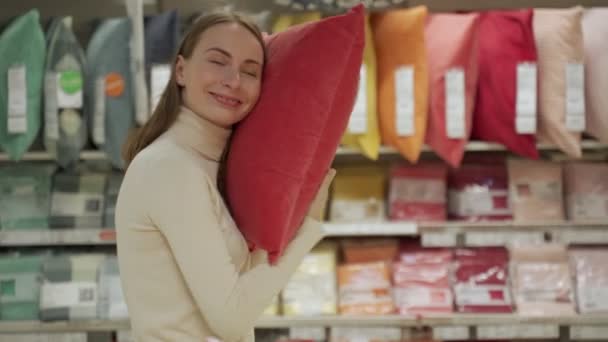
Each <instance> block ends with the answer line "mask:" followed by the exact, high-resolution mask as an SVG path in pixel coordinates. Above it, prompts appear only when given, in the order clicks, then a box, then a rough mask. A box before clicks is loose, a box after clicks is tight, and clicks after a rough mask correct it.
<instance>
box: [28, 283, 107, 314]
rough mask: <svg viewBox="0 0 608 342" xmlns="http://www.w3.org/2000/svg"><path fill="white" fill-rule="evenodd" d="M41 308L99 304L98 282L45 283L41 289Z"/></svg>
mask: <svg viewBox="0 0 608 342" xmlns="http://www.w3.org/2000/svg"><path fill="white" fill-rule="evenodd" d="M40 296H41V299H40V308H41V309H53V308H65V307H77V306H91V305H97V283H95V282H84V281H82V282H59V283H48V282H46V283H44V284H42V287H41V290H40Z"/></svg>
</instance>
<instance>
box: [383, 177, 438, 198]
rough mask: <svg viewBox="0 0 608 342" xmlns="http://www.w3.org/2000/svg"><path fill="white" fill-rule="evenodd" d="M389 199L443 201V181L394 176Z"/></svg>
mask: <svg viewBox="0 0 608 342" xmlns="http://www.w3.org/2000/svg"><path fill="white" fill-rule="evenodd" d="M389 196H390V201H391V203H393V202H396V201H398V202H413V203H430V204H443V203H445V183H443V181H442V180H437V179H416V178H394V179H393V180H392V181H391V186H390V194H389Z"/></svg>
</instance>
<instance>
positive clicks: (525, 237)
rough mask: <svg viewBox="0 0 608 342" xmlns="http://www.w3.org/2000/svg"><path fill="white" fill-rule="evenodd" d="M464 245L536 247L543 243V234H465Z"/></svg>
mask: <svg viewBox="0 0 608 342" xmlns="http://www.w3.org/2000/svg"><path fill="white" fill-rule="evenodd" d="M464 237H465V244H466V245H467V246H476V247H496V246H507V245H509V244H515V245H538V244H542V243H544V242H545V236H544V234H543V232H517V231H513V232H498V231H494V232H467V233H465V236H464Z"/></svg>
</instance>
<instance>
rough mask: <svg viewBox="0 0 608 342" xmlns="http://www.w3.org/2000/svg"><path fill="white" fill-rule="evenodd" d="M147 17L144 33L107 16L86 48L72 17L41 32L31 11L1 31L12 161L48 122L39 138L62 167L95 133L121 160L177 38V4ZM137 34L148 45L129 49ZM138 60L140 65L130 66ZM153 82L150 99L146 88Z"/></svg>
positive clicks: (2, 137)
mask: <svg viewBox="0 0 608 342" xmlns="http://www.w3.org/2000/svg"><path fill="white" fill-rule="evenodd" d="M144 19H145V20H144V21H145V23H144V25H143V28H144V30H143V31H144V32H143V35H137V34H133V32H134V29H133V26H134V25H133V21H134V20H132V19H131V18H127V17H125V18H109V19H104V20H102V21H101V22H100V24H99V26H97V28H96V30H95V31H94V33H93V36H92V38H91V40H90V42H89V44H88V47H87V49H86V51H83V48H82V46H81V44H80V43H79V42H78V40H77V38H76V36H75V34H74V31H73V28H72V18H71V17H57V18H54V19H52V20H51V22H50V24H49V25H48V28H47V30H46V32H43V29H42V27H41V26H40V20H39V13H38V11H37V10H31V11H30V12H28V13H26V14H24V15H22V16H21V17H18V18H16V19H14V20H13V21H12V22H11V23H10V24H9V25H8V27H7V28H6V29H5V30H4V31H3V32H2V34H1V35H0V56H1V57H0V74H2V75H7V76H6V77H7V80H8V82H0V147H2V149H3V150H4V151H5V152H6V153H7V154H8V155H9V157H10V158H11V159H12V160H19V159H21V158H22V156H23V155H24V154H25V152H26V151H27V150H28V149H29V148H30V147H31V146H32V144H34V143H35V142H36V139H37V138H38V134H39V131H40V129H41V128H42V126H43V127H44V128H43V131H42V134H41V136H42V139H41V142H42V144H43V145H44V148H45V149H46V150H47V151H48V152H49V153H50V154H51V155H52V156H53V157H54V159H55V160H56V161H57V163H58V164H59V165H60V166H62V167H68V166H72V165H73V164H74V163H75V162H77V161H78V159H79V157H80V152H81V151H82V149H83V148H84V147H85V145H86V144H87V142H88V141H89V136H90V138H91V139H90V140H91V141H92V143H93V144H94V145H95V146H97V147H98V148H99V149H101V150H103V151H104V152H105V153H106V154H107V155H108V158H109V160H110V161H111V162H112V164H113V165H114V166H115V167H117V168H121V167H123V165H124V163H123V161H122V159H121V153H120V152H121V148H122V144H123V142H124V140H125V139H126V137H127V135H128V133H129V131H130V129H131V128H132V127H134V126H135V125H136V123H140V124H141V123H143V122H145V120H146V119H147V113H148V112H149V111H148V108H151V107H153V106H154V104H155V103H154V102H155V101H157V100H158V97H159V96H160V92H161V91H162V90H163V89H164V87H165V85H166V82H167V80H168V78H169V67H168V66H167V64H168V63H170V62H171V59H172V58H173V55H174V53H175V50H176V49H177V45H178V40H179V20H178V16H177V12H176V11H170V12H166V13H162V14H160V15H155V16H149V17H145V18H144ZM137 37H140V38H141V40H142V41H140V42H139V43H140V45H141V47H142V48H141V49H135V48H129V47H130V46H132V45H133V44H135V43H137V42H135V40H136V39H135V38H137ZM25 42H26V43H25ZM144 51H145V52H144ZM144 55H145V59H144ZM134 60H141V61H143V63H139V64H141V65H142V67H141V68H139V69H136V70H132V68H131V65H132V62H133V61H134ZM144 65H145V67H144ZM147 84H149V85H150V86H149V88H150V92H151V94H152V96H151V100H150V103H149V104H148V103H146V102H147V100H146V96H144V97H143V100H142V96H141V94H140V93H141V89H144V93H145V92H146V89H148V85H147ZM142 113H143V114H142Z"/></svg>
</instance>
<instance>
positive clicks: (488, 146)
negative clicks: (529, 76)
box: [336, 140, 608, 157]
mask: <svg viewBox="0 0 608 342" xmlns="http://www.w3.org/2000/svg"><path fill="white" fill-rule="evenodd" d="M581 147H582V149H583V150H589V151H593V150H608V144H602V143H600V142H598V141H594V140H584V141H582V142H581ZM537 148H538V149H539V150H541V151H558V150H559V148H558V147H557V146H555V145H551V144H538V146H537ZM422 151H423V152H431V151H432V149H431V148H430V147H429V146H426V145H425V146H423V148H422ZM466 151H470V152H501V151H507V149H506V148H505V147H504V146H503V145H501V144H496V143H487V142H482V141H471V142H469V143H468V144H467V146H466ZM398 154H399V152H398V151H397V149H395V148H393V147H388V146H381V147H380V155H387V156H388V155H398ZM356 155H361V152H360V151H359V150H357V149H354V148H349V147H340V148H339V149H338V152H337V153H336V156H338V157H340V156H356Z"/></svg>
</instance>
